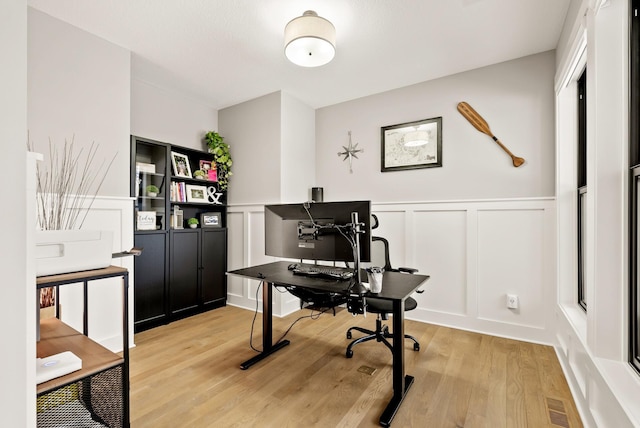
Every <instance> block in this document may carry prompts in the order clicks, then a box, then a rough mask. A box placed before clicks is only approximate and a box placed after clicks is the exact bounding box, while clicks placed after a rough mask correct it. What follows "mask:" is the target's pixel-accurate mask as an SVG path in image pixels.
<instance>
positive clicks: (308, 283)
mask: <svg viewBox="0 0 640 428" xmlns="http://www.w3.org/2000/svg"><path fill="white" fill-rule="evenodd" d="M289 264H290V262H286V261H279V262H275V263H268V264H264V265H259V266H252V267H248V268H244V269H238V270H234V271H231V272H228V274H230V275H238V276H242V277H246V278H251V279H257V280H259V281H264V286H263V288H262V352H261V353H260V354H258V355H256V356H255V357H253V358H251V359H249V360H247V361H245V362H243V363H242V364H240V367H241V368H242V369H243V370H246V369H248V368H249V367H251V366H252V365H253V364H255V363H257V362H259V361H261V360H263V359H264V358H266V357H268V356H269V355H271V354H273V353H274V352H276V351H278V350H279V349H281V348H283V347H285V346H287V345H288V344H289V341H288V340H283V341H281V342H278V343H275V344H274V343H273V330H272V322H271V318H272V316H273V310H272V305H271V300H272V293H273V286H274V285H282V286H296V287H302V288H309V289H312V290H319V291H325V292H334V293H346V290H345V288H346V287H347V286H348V285H349V281H332V280H325V279H319V278H313V277H306V276H301V275H294V274H293V273H291V272H290V271H289V270H288V269H287V267H288V266H289ZM365 277H366V276H365ZM428 279H429V276H427V275H409V274H404V273H396V272H385V273H384V277H383V280H382V292H381V293H378V294H371V296H372V297H376V298H379V299H385V300H391V301H392V302H393V324H392V327H393V328H392V331H393V336H394V338H393V351H392V353H393V375H392V377H393V397H392V398H391V400H390V401H389V404H388V405H387V407H386V409H385V410H384V412H383V413H382V415H381V416H380V425H382V426H390V425H391V421H392V420H393V417H394V416H395V415H396V412H397V411H398V409H399V408H400V404H401V403H402V400H403V399H404V397H405V395H406V394H407V391H408V390H409V388H410V387H411V384H413V376H409V375H406V374H405V372H404V301H405V300H406V299H407V297H409V295H410V294H411V293H413V292H414V291H415V290H416V289H417V288H418V287H419V286H420V285H421V284H422V283H423V282H425V281H426V280H428ZM367 295H368V294H365V297H367ZM397 338H399V340H396V339H397Z"/></svg>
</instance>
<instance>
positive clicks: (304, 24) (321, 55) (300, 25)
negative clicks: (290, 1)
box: [284, 10, 336, 67]
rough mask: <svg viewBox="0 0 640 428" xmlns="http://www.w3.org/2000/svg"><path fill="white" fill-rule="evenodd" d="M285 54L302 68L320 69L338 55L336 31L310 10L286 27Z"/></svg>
mask: <svg viewBox="0 0 640 428" xmlns="http://www.w3.org/2000/svg"><path fill="white" fill-rule="evenodd" d="M284 54H285V55H286V56H287V58H288V59H289V61H291V62H292V63H294V64H296V65H299V66H301V67H319V66H321V65H325V64H327V63H328V62H329V61H331V60H332V59H333V57H334V56H335V54H336V29H335V27H334V26H333V24H332V23H331V22H329V21H327V20H326V19H324V18H322V17H319V16H318V14H317V13H315V12H314V11H312V10H308V11H306V12H305V13H303V14H302V16H299V17H297V18H295V19H292V20H291V21H289V23H288V24H287V26H286V27H284Z"/></svg>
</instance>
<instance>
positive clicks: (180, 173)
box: [171, 152, 192, 178]
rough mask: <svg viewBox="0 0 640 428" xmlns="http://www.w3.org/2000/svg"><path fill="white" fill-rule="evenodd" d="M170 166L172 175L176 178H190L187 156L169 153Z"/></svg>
mask: <svg viewBox="0 0 640 428" xmlns="http://www.w3.org/2000/svg"><path fill="white" fill-rule="evenodd" d="M171 164H172V165H173V175H175V176H176V177H186V178H192V176H191V166H189V156H187V155H183V154H182V153H177V152H171Z"/></svg>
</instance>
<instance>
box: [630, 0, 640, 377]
mask: <svg viewBox="0 0 640 428" xmlns="http://www.w3.org/2000/svg"><path fill="white" fill-rule="evenodd" d="M639 4H640V0H631V9H630V10H631V20H630V23H631V32H630V34H631V35H630V41H629V46H630V49H629V51H630V52H629V55H630V58H629V63H630V65H631V67H630V82H629V90H630V94H629V115H630V117H629V180H630V183H629V189H630V192H629V199H630V201H629V223H630V224H629V232H630V233H629V244H630V248H629V269H630V272H629V278H630V281H629V303H630V305H629V317H630V319H629V336H630V337H629V361H630V363H631V364H632V365H633V367H634V368H635V369H636V370H637V371H638V372H640V331H639V327H640V326H639V324H640V320H639V317H640V311H639V310H640V301H639V300H638V299H639V294H640V293H639V292H640V275H639V274H638V265H639V264H640V263H639V261H640V251H639V248H638V243H639V241H640V240H639V239H638V238H639V236H638V234H639V233H640V215H639V212H640V22H639V21H638V19H640V18H639V17H638V6H639Z"/></svg>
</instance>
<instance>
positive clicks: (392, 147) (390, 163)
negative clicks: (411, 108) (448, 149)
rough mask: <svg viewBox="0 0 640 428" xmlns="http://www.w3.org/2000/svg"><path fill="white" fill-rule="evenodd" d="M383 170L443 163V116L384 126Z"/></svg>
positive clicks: (382, 132) (424, 166) (440, 164)
mask: <svg viewBox="0 0 640 428" xmlns="http://www.w3.org/2000/svg"><path fill="white" fill-rule="evenodd" d="M381 134H382V135H381V139H382V144H381V168H380V170H381V171H382V172H389V171H398V170H407V169H418V168H433V167H441V166H442V117H434V118H431V119H424V120H418V121H415V122H407V123H401V124H398V125H391V126H383V127H382V128H381Z"/></svg>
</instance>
